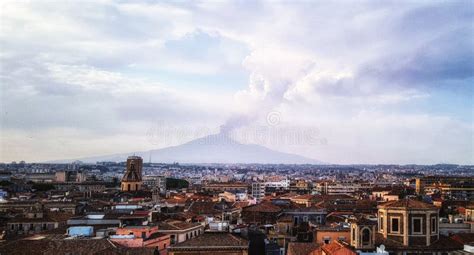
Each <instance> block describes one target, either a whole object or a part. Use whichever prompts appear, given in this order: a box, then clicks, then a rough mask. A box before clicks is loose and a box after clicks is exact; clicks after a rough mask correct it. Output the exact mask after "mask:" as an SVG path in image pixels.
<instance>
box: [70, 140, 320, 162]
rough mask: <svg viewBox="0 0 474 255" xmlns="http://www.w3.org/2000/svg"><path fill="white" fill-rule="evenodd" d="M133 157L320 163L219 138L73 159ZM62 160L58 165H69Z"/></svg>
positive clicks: (110, 159) (146, 159) (155, 160)
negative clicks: (147, 149) (161, 147)
mask: <svg viewBox="0 0 474 255" xmlns="http://www.w3.org/2000/svg"><path fill="white" fill-rule="evenodd" d="M130 155H137V156H141V157H142V158H143V161H145V162H148V161H149V160H150V158H151V162H153V163H172V162H179V163H249V164H250V163H262V164H265V163H268V164H320V163H321V162H320V161H317V160H314V159H310V158H306V157H303V156H299V155H295V154H289V153H283V152H278V151H275V150H271V149H268V148H266V147H263V146H260V145H256V144H241V143H238V142H236V141H235V140H232V139H230V138H229V137H227V136H225V135H221V134H217V135H210V136H206V137H202V138H199V139H196V140H192V141H190V142H187V143H185V144H182V145H178V146H172V147H167V148H163V149H158V150H151V151H142V152H130V153H125V154H115V155H108V156H98V157H89V158H82V159H77V160H80V161H83V162H88V163H95V162H97V161H115V162H121V161H125V160H126V158H127V156H130ZM71 161H73V160H64V161H61V162H71Z"/></svg>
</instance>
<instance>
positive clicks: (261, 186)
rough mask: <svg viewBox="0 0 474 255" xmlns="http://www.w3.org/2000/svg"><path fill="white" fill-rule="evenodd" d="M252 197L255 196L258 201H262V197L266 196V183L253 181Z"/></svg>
mask: <svg viewBox="0 0 474 255" xmlns="http://www.w3.org/2000/svg"><path fill="white" fill-rule="evenodd" d="M252 197H254V198H255V199H256V200H257V202H260V201H262V199H263V198H264V197H265V183H262V182H254V183H252Z"/></svg>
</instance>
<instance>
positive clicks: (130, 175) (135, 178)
mask: <svg viewBox="0 0 474 255" xmlns="http://www.w3.org/2000/svg"><path fill="white" fill-rule="evenodd" d="M140 181H142V177H141V176H140V174H139V173H138V170H137V169H136V168H135V164H134V163H133V162H132V163H131V164H130V168H129V169H127V171H126V172H125V174H124V175H123V178H122V182H140Z"/></svg>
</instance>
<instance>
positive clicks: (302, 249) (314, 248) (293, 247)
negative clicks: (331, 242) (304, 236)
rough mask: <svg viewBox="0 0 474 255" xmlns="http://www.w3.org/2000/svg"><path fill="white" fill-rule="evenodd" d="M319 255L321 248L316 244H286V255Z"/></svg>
mask: <svg viewBox="0 0 474 255" xmlns="http://www.w3.org/2000/svg"><path fill="white" fill-rule="evenodd" d="M308 254H311V255H313V254H315V255H316V254H317V255H319V254H321V246H320V245H319V244H317V243H293V242H291V243H288V255H308Z"/></svg>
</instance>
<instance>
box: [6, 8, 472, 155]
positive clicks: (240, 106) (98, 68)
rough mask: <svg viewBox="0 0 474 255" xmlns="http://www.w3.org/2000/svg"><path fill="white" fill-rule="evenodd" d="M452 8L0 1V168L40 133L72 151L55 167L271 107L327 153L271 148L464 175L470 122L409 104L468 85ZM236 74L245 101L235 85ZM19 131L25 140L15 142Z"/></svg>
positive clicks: (465, 41)
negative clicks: (162, 125)
mask: <svg viewBox="0 0 474 255" xmlns="http://www.w3.org/2000/svg"><path fill="white" fill-rule="evenodd" d="M465 4H466V3H465V2H451V3H430V2H417V3H415V2H401V3H400V2H397V3H383V4H380V3H376V2H370V1H369V2H360V3H359V2H358V3H345V4H344V6H342V5H341V3H337V2H332V3H330V2H326V3H324V2H321V3H317V4H315V3H311V2H295V3H288V2H279V3H276V2H252V3H250V2H230V1H229V2H227V1H225V2H219V3H217V2H196V3H188V4H181V3H151V2H133V3H130V2H120V1H119V2H116V1H94V2H84V3H81V6H80V8H79V7H78V3H75V2H61V3H60V2H17V1H9V2H6V3H3V4H2V12H1V14H0V15H1V20H2V22H1V24H0V26H1V29H0V43H1V47H2V50H1V52H0V69H1V70H0V74H1V81H2V82H1V83H2V85H1V86H2V87H1V90H2V95H1V97H2V103H1V104H2V108H3V109H5V111H4V113H3V115H2V131H3V132H2V133H3V134H5V133H8V134H9V135H8V136H4V137H7V138H5V139H7V140H8V142H5V143H4V142H2V145H1V147H2V150H4V152H3V153H2V154H3V155H2V156H1V157H0V160H11V159H19V158H18V157H24V158H26V156H24V155H30V153H31V152H32V151H34V150H35V149H37V148H38V145H39V144H40V143H41V142H42V141H44V140H45V139H47V137H48V135H51V134H52V133H53V131H54V132H56V133H60V132H64V133H65V134H72V133H71V130H75V131H74V132H76V133H74V135H71V136H70V137H69V136H68V141H69V143H70V144H74V141H75V142H76V145H75V146H77V148H75V149H74V153H70V154H67V155H66V153H65V154H64V156H65V157H69V155H70V156H74V157H75V156H76V155H79V156H80V155H82V154H84V155H91V153H87V151H90V152H94V154H95V153H97V154H101V153H100V152H101V151H103V152H104V153H108V152H111V151H112V150H113V149H115V148H117V147H118V146H119V145H118V144H121V143H122V141H120V142H118V141H117V140H118V139H127V140H134V139H137V137H141V135H142V133H143V132H142V131H141V130H145V129H147V126H149V125H150V124H149V123H150V121H155V120H157V119H164V120H166V121H169V122H171V123H173V124H176V125H180V124H183V123H187V124H190V125H193V126H202V122H204V123H205V126H212V127H216V126H219V124H222V123H223V122H224V120H225V119H226V118H228V117H229V116H231V115H232V114H235V115H234V118H231V119H230V121H229V122H231V123H232V122H235V123H234V124H235V125H236V126H241V125H252V124H254V123H255V122H258V121H261V120H262V119H265V116H266V114H267V113H268V112H270V111H275V110H276V111H280V112H282V114H283V115H282V117H284V118H285V119H287V120H288V121H290V120H291V122H292V123H290V124H292V125H300V126H302V127H304V126H308V125H309V126H314V125H316V126H318V128H319V129H320V130H321V133H325V134H326V135H327V136H328V142H329V145H328V147H325V149H320V148H318V147H317V148H312V149H311V148H305V149H301V147H298V146H283V147H281V148H277V149H280V150H286V151H289V152H299V153H302V154H306V156H313V157H315V158H317V159H321V160H324V161H328V162H344V163H351V162H372V163H375V162H377V157H378V158H380V160H381V161H383V162H407V163H408V162H413V161H416V162H418V163H423V161H426V162H437V161H450V162H460V163H462V162H471V163H472V160H473V159H472V158H471V157H470V155H471V154H472V147H473V142H472V139H470V138H472V123H469V122H472V116H471V117H469V116H467V117H466V118H467V119H468V120H467V121H466V120H459V119H456V117H453V116H450V114H452V115H455V114H456V113H449V112H448V113H446V112H436V111H431V110H430V108H427V107H426V106H425V107H424V108H423V107H421V106H420V105H421V104H423V103H424V104H426V102H431V101H430V100H434V98H435V97H436V96H433V95H436V94H440V93H441V94H442V93H443V92H439V91H438V88H437V87H436V86H438V83H445V84H451V83H452V82H453V81H456V82H457V83H463V82H465V80H466V79H472V61H473V60H472V56H473V51H472V47H471V46H472V34H473V32H472V26H471V23H472V17H473V16H474V15H473V11H472V8H465ZM469 42H471V44H469ZM469 66H471V67H469ZM247 74H248V75H249V77H248V86H247V88H245V89H241V88H242V87H243V86H244V84H242V86H235V84H234V83H235V82H236V81H234V79H235V77H237V76H239V77H240V76H242V75H247ZM184 77H186V79H188V80H187V81H186V82H182V81H180V79H184ZM189 77H191V78H189ZM466 77H467V78H466ZM210 79H214V80H213V81H212V82H210V81H209V80H210ZM211 83H212V84H214V85H215V84H216V83H217V84H219V87H212V86H211V85H210V84H211ZM230 83H232V84H233V85H232V86H235V87H232V88H229V90H228V92H226V93H225V94H222V93H223V92H222V89H220V88H221V87H228V86H229V85H228V84H230ZM183 84H186V85H183ZM221 84H222V85H221ZM461 90H462V89H461ZM460 93H461V94H463V93H464V94H465V93H472V90H467V91H462V92H460ZM232 94H233V95H232ZM232 97H233V99H234V100H233V101H232V100H231V98H232ZM445 100H447V101H448V100H449V98H445ZM433 102H434V101H433ZM19 105H22V106H24V107H18V106H19ZM456 107H458V108H456V109H455V110H454V111H459V107H460V108H463V107H472V102H467V101H462V102H460V103H459V105H458V106H456ZM412 111H413V112H412ZM235 116H236V117H235ZM289 116H295V117H289ZM296 116H297V117H296ZM433 126H435V127H436V128H435V127H433ZM448 126H449V127H450V128H448V129H445V128H442V127H448ZM32 131H37V132H38V133H39V134H41V135H38V136H37V139H35V140H31V139H28V132H32ZM22 132H23V133H22ZM90 133H93V134H94V136H90V137H89V138H90V139H89V140H88V142H87V143H83V142H81V141H83V140H84V138H85V137H86V136H87V134H90ZM22 134H23V135H22ZM23 136H24V138H22V137H23ZM101 136H103V137H101ZM74 137H75V138H74ZM354 137H355V138H354ZM404 137H410V138H413V139H412V140H410V141H409V142H410V143H408V144H407V142H406V141H405V140H406V139H404ZM415 137H419V138H415ZM52 139H55V138H52ZM357 139H360V140H357ZM2 140H3V139H2ZM94 140H96V141H97V142H93V141H94ZM362 140H363V142H362ZM380 141H384V143H380ZM415 141H418V142H415ZM51 143H52V144H51V145H50V146H49V148H51V149H47V150H44V151H42V152H41V153H42V154H41V155H40V154H36V156H35V157H34V159H33V158H31V160H41V159H51V158H53V156H54V157H55V156H56V153H57V152H58V151H60V150H58V148H61V147H60V146H59V145H58V143H56V142H54V141H51ZM5 144H7V145H8V146H7V145H5ZM107 144H109V145H107ZM12 145H14V147H15V150H12V151H10V152H8V154H5V148H8V147H10V146H12ZM141 146H142V147H143V148H145V147H147V146H146V145H143V144H142V145H141ZM359 146H360V148H359ZM137 147H140V146H137ZM407 147H408V148H407ZM354 148H357V149H354ZM384 148H386V150H385V151H384V152H386V153H385V154H383V155H380V154H378V153H379V152H380V151H383V149H384ZM429 148H433V149H432V150H431V152H430V150H429ZM121 151H123V150H121ZM313 152H314V154H313ZM309 154H311V155H309ZM4 155H7V156H4ZM338 155H348V157H347V158H345V159H341V158H338ZM374 155H377V157H374Z"/></svg>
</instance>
